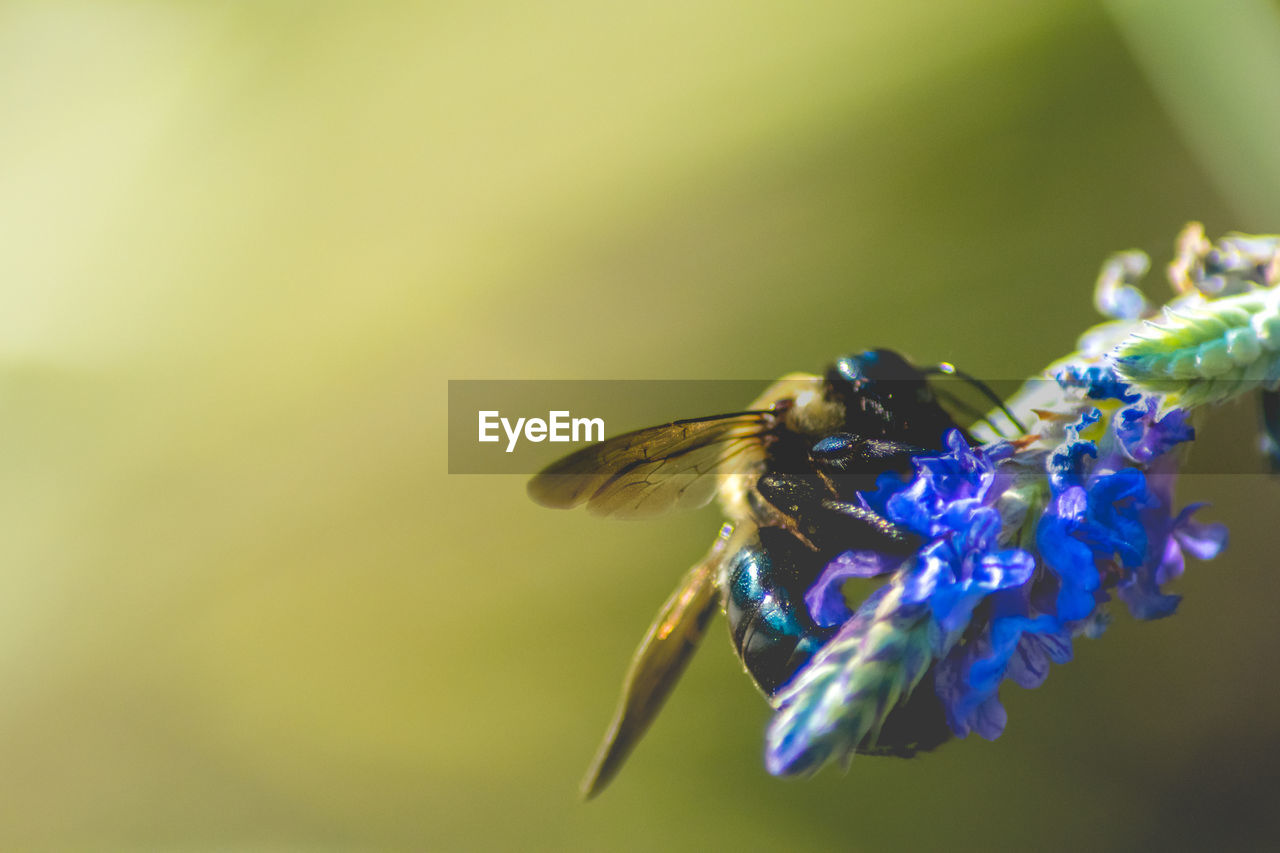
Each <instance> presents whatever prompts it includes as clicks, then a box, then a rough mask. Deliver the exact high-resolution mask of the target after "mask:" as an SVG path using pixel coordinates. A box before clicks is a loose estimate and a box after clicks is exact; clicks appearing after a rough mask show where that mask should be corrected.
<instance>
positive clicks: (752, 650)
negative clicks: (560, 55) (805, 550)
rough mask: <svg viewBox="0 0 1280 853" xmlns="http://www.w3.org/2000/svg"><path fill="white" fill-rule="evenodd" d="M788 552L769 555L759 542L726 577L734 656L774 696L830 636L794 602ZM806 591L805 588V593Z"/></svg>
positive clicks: (747, 549)
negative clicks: (735, 655) (735, 654)
mask: <svg viewBox="0 0 1280 853" xmlns="http://www.w3.org/2000/svg"><path fill="white" fill-rule="evenodd" d="M787 556H788V555H787V554H786V551H785V549H782V550H780V551H779V550H776V549H775V550H774V551H770V550H767V549H766V548H765V546H764V545H763V544H761V542H759V541H757V542H754V543H752V544H750V545H747V546H745V547H743V548H742V549H741V550H739V551H738V552H737V553H736V554H735V555H734V556H733V557H732V558H731V559H730V560H729V565H728V567H727V571H726V575H725V591H726V595H725V612H726V614H727V616H728V618H729V633H730V636H731V638H732V640H733V647H734V650H735V651H737V653H738V657H740V658H741V659H742V662H743V664H744V665H745V666H746V668H747V672H748V674H750V675H751V677H752V678H753V679H754V680H755V682H756V684H757V685H758V686H759V688H760V689H761V690H763V691H764V692H765V693H766V694H768V695H770V696H772V695H773V694H774V693H775V692H777V690H778V688H780V687H782V685H784V684H786V683H787V682H788V681H790V680H791V677H792V676H793V675H795V673H796V672H797V671H798V670H799V669H800V667H801V666H803V665H804V664H805V663H806V662H807V661H808V660H809V658H811V657H812V656H813V654H814V653H815V652H816V651H817V650H818V649H819V648H821V646H822V644H823V643H824V642H825V641H826V639H827V638H828V637H830V635H831V633H832V632H831V631H830V630H827V629H822V628H818V627H817V626H816V625H814V624H813V622H812V620H810V619H809V618H808V616H807V614H806V613H805V611H804V602H803V600H799V601H797V600H794V599H795V598H797V597H798V596H797V594H796V593H795V592H793V589H794V588H795V587H794V585H793V584H790V583H788V582H787V581H788V580H789V579H790V578H793V577H795V575H796V566H793V565H788V564H786V557H787ZM801 588H803V587H801Z"/></svg>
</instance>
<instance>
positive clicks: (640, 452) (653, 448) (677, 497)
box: [529, 411, 774, 518]
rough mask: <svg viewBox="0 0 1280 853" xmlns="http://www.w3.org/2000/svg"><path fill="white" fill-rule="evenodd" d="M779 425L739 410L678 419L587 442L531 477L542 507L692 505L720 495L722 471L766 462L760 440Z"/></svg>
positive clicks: (636, 512) (641, 510)
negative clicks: (718, 486) (717, 491)
mask: <svg viewBox="0 0 1280 853" xmlns="http://www.w3.org/2000/svg"><path fill="white" fill-rule="evenodd" d="M773 428H774V416H773V414H772V413H770V412H766V411H755V412H739V413H736V414H731V415H716V416H714V417H709V418H696V419H693V420H685V421H675V422H673V423H669V424H664V425H663V426H657V427H649V428H647V429H642V430H636V431H635V432H629V433H626V434H624V435H620V436H616V437H614V438H611V439H609V440H608V441H603V442H600V443H599V444H593V445H591V446H590V447H584V448H583V449H582V450H579V451H578V452H577V453H573V454H570V455H569V456H566V457H565V458H564V459H561V460H560V461H558V462H554V463H552V464H551V465H549V466H548V467H546V468H544V469H543V470H542V471H541V472H540V473H538V474H537V475H535V476H534V478H533V479H532V480H530V481H529V496H530V497H532V498H533V499H534V500H535V501H537V502H538V503H540V504H542V505H543V506H549V507H555V508H557V509H569V508H571V507H576V506H578V505H580V504H583V503H585V504H586V505H587V510H588V511H589V512H591V513H593V514H595V515H608V516H613V517H615V518H646V517H649V516H652V515H657V514H658V513H662V512H666V511H667V510H671V509H693V508H696V507H700V506H704V505H705V504H707V503H708V502H709V501H710V500H711V498H712V496H713V495H714V494H715V488H716V477H715V476H714V475H715V474H716V473H717V472H721V471H724V470H725V466H726V464H727V463H731V464H732V465H733V466H734V468H735V469H736V470H742V469H741V466H743V465H748V466H749V465H750V464H751V463H752V462H754V461H756V460H758V459H763V457H764V451H763V449H762V448H761V446H760V442H759V439H760V438H761V437H762V436H763V435H764V434H765V433H767V432H768V431H769V430H771V429H773Z"/></svg>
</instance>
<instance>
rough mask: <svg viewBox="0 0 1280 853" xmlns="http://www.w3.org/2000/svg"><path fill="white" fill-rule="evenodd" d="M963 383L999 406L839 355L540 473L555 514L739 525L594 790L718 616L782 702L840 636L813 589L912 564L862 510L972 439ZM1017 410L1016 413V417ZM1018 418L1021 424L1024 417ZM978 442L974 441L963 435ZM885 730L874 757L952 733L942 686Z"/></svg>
mask: <svg viewBox="0 0 1280 853" xmlns="http://www.w3.org/2000/svg"><path fill="white" fill-rule="evenodd" d="M938 374H952V375H956V376H958V377H959V378H961V379H963V380H965V381H966V382H968V383H970V384H971V385H973V386H974V387H977V388H978V389H980V391H981V392H982V393H983V394H984V395H985V396H986V397H987V398H988V399H990V400H991V401H993V402H994V403H995V404H996V405H998V406H999V405H1001V404H1000V400H999V398H998V397H997V396H996V395H995V394H994V392H992V391H991V390H990V389H989V388H987V386H985V385H983V384H982V383H981V382H979V381H978V380H976V379H974V378H973V377H970V376H968V375H966V374H963V373H960V372H959V371H956V370H955V369H954V368H952V367H951V366H950V365H946V364H943V365H938V366H936V367H931V368H919V367H916V366H914V365H912V364H911V363H909V362H908V361H907V360H906V359H905V358H903V357H902V356H900V355H898V354H897V353H895V352H892V351H890V350H883V349H881V350H871V351H867V352H863V353H859V354H856V355H850V356H846V357H844V358H840V359H838V360H837V361H836V362H835V363H834V364H832V365H831V366H830V367H829V368H828V369H827V370H826V373H825V374H824V375H823V376H822V377H818V376H814V375H811V374H790V375H788V376H785V377H783V378H782V379H780V380H778V381H777V382H775V383H774V384H773V385H772V386H770V387H769V388H768V389H767V390H766V391H765V392H764V394H763V395H761V396H760V397H759V398H758V399H757V400H756V401H755V402H754V403H753V404H752V405H751V407H750V408H749V409H747V410H746V411H742V412H737V413H733V414H725V415H715V416H711V417H703V418H693V419H689V420H680V421H674V422H672V423H669V424H664V425H662V426H656V427H650V428H648V429H641V430H637V431H635V432H630V433H627V434H625V435H620V436H617V437H615V438H611V439H608V440H606V441H603V442H600V443H598V444H594V445H591V446H589V447H586V448H583V449H582V450H579V451H578V452H576V453H573V454H571V455H569V456H567V457H565V458H564V459H561V460H560V461H558V462H555V463H553V464H552V465H550V466H549V467H547V468H545V469H544V470H543V471H541V472H540V473H539V474H537V475H536V476H535V477H534V478H533V479H532V480H531V481H530V482H529V494H530V496H531V497H532V498H533V499H534V500H535V501H537V502H538V503H540V504H542V505H544V506H549V507H555V508H563V509H567V508H571V507H576V506H580V505H585V506H586V508H587V510H588V511H589V512H592V513H595V514H598V515H604V516H612V517H616V518H641V517H646V516H651V515H654V514H657V513H661V512H665V511H667V510H671V509H675V508H692V507H699V506H703V505H705V504H706V503H708V502H710V501H711V499H712V498H713V497H716V496H718V497H719V499H720V503H721V505H722V506H723V507H724V510H725V514H726V515H727V516H728V519H729V520H728V522H727V523H725V524H724V525H722V527H721V529H720V532H719V535H718V536H717V537H716V539H715V542H714V543H713V544H712V546H711V549H710V551H709V552H708V553H707V555H706V556H705V557H704V558H703V559H702V560H701V561H699V562H698V563H697V564H695V565H694V566H693V568H692V569H690V570H689V571H688V573H687V574H686V575H685V576H684V579H683V580H682V581H681V583H680V585H679V586H678V587H677V588H676V591H675V592H674V593H673V594H672V595H671V597H670V598H669V599H667V601H666V603H665V604H664V605H663V606H662V609H661V610H660V611H659V612H658V615H657V617H656V618H655V619H654V621H653V624H652V625H650V626H649V630H648V632H647V633H646V634H645V637H644V639H643V640H642V641H641V643H640V646H639V648H638V649H637V650H636V652H635V655H634V657H633V658H632V661H631V666H630V668H629V670H628V672H627V675H626V678H625V681H624V683H623V689H622V696H621V698H620V700H619V703H618V708H617V711H616V714H615V716H614V718H613V721H612V724H611V725H610V727H609V730H608V732H607V733H606V735H605V738H604V741H603V743H602V745H601V747H600V750H599V752H598V753H597V755H596V757H595V760H594V761H593V763H592V765H591V768H590V770H589V771H588V773H587V776H586V779H585V780H584V782H583V786H582V791H583V794H584V796H586V797H588V798H590V797H592V796H594V795H596V794H597V793H599V792H600V791H601V790H602V789H603V788H604V786H605V785H607V784H608V783H609V781H610V780H611V779H612V778H613V776H614V775H615V774H616V773H617V772H618V770H619V769H620V767H621V765H622V762H623V761H624V760H625V758H626V757H627V755H628V754H629V753H630V751H631V749H632V748H633V747H634V746H635V744H636V742H637V741H638V740H639V738H640V737H641V736H642V735H643V734H644V732H645V730H646V729H647V728H648V726H649V724H650V723H651V722H652V721H653V719H654V717H655V716H656V714H657V712H658V710H659V709H660V708H661V705H662V703H663V701H664V700H665V699H666V697H667V696H668V694H669V693H670V691H671V689H672V688H673V687H674V685H675V682H676V680H677V679H678V678H679V676H680V674H681V673H682V672H683V671H684V668H685V666H686V665H687V664H688V662H689V660H690V658H691V657H692V655H693V652H694V651H695V650H696V649H697V647H698V643H699V642H700V641H701V639H702V636H703V634H704V633H705V630H706V626H707V623H708V621H709V620H710V618H711V615H712V612H713V611H714V610H715V609H716V607H717V606H719V607H720V608H722V609H723V610H724V612H725V614H726V616H727V617H728V623H729V633H730V639H731V641H732V643H733V648H734V650H735V652H737V654H738V656H739V657H740V658H741V660H742V662H743V665H744V666H745V668H746V670H747V673H748V674H749V675H750V676H751V678H752V679H753V680H754V682H755V683H756V685H757V686H758V687H759V688H760V690H761V691H762V692H763V693H764V694H765V695H766V696H767V697H772V696H774V695H775V694H776V693H777V692H778V691H779V690H780V689H781V688H782V687H783V686H784V685H785V684H786V683H787V682H788V681H789V680H790V679H791V678H792V676H794V675H795V673H796V672H797V671H798V670H799V669H800V668H801V667H802V666H804V664H805V663H806V662H807V661H808V660H809V658H810V657H811V656H812V655H813V654H814V653H815V652H816V651H817V650H818V649H819V648H821V646H822V645H823V643H825V642H826V640H827V639H829V637H830V636H831V634H832V633H833V632H834V629H829V628H822V627H820V626H818V625H816V624H815V623H814V622H813V621H812V619H811V618H810V616H809V613H808V610H807V608H806V607H805V606H804V592H805V590H807V589H808V588H809V586H811V585H812V584H813V582H814V581H815V580H816V579H817V577H818V575H819V574H820V573H821V571H822V569H823V567H824V566H825V565H826V563H827V562H828V561H829V560H831V559H832V558H833V557H834V556H835V555H836V554H838V553H840V552H841V551H846V550H876V551H880V552H882V553H900V554H904V555H905V554H908V553H910V552H912V551H914V550H915V549H916V547H917V546H918V545H919V543H918V542H917V541H916V539H915V538H914V535H913V534H911V533H909V532H907V531H905V530H903V529H901V528H899V527H897V526H896V525H894V524H893V523H891V522H890V521H888V520H887V519H885V518H883V517H881V516H879V515H878V514H876V513H875V512H873V511H872V510H870V509H867V508H866V507H865V505H864V504H863V503H862V502H860V501H859V500H858V497H857V492H859V491H861V490H864V489H868V488H872V487H873V486H874V481H875V478H876V477H877V476H878V475H880V474H882V473H884V472H886V471H897V472H901V473H905V472H907V471H909V470H910V466H911V461H912V459H914V458H915V457H917V456H920V455H925V454H929V453H936V452H941V451H942V450H943V441H944V435H945V434H946V433H947V432H948V431H949V430H952V429H959V428H960V427H959V426H958V425H957V423H956V421H955V419H954V418H953V417H952V415H951V414H949V413H948V411H947V410H946V409H945V408H943V406H942V404H941V402H940V398H945V399H946V400H947V401H948V402H949V403H951V404H952V405H953V407H959V408H961V409H966V410H967V411H968V413H969V414H978V412H977V410H976V409H974V408H973V407H966V406H964V404H963V403H962V402H961V401H960V400H958V399H957V398H955V397H954V396H953V395H950V394H946V393H945V392H943V391H942V389H940V388H937V387H935V386H934V385H933V384H931V383H930V381H929V380H930V377H931V376H935V375H938ZM1002 408H1003V407H1002ZM1005 414H1006V416H1008V417H1009V419H1010V421H1011V422H1012V423H1014V424H1015V425H1016V423H1017V422H1016V421H1015V420H1014V419H1013V416H1012V415H1011V414H1009V413H1008V411H1007V410H1005ZM962 432H963V430H962ZM916 693H917V694H920V696H919V697H918V698H917V697H914V696H913V698H912V699H911V700H909V701H908V702H907V703H905V704H904V705H902V706H900V707H899V708H898V709H897V710H895V711H894V713H893V714H891V715H890V717H889V719H888V720H887V721H886V725H885V727H884V729H883V730H882V732H881V737H880V739H879V741H878V742H877V745H876V747H875V751H876V752H879V753H885V754H893V755H910V754H913V753H914V752H915V751H916V750H919V749H931V748H933V747H934V746H936V745H938V744H939V743H941V742H942V741H943V740H945V739H946V738H947V737H948V736H949V730H948V729H947V727H946V722H945V719H944V717H943V713H942V708H941V705H940V703H939V702H938V700H937V698H936V697H935V696H933V695H932V692H931V691H916Z"/></svg>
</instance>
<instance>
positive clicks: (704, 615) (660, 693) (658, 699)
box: [582, 524, 741, 799]
mask: <svg viewBox="0 0 1280 853" xmlns="http://www.w3.org/2000/svg"><path fill="white" fill-rule="evenodd" d="M740 541H741V539H740V538H739V536H735V535H734V534H733V528H732V527H731V526H730V525H728V524H726V525H724V526H723V527H722V528H721V531H720V535H719V536H718V537H717V538H716V542H715V544H714V545H713V546H711V551H710V552H709V553H708V554H707V556H706V557H704V558H703V560H702V562H700V563H698V564H697V565H696V566H694V567H693V568H692V569H690V570H689V572H688V574H686V575H685V576H684V580H682V581H681V582H680V586H679V587H677V588H676V591H675V592H674V593H672V594H671V597H670V598H668V599H667V601H666V603H665V604H663V605H662V609H661V610H660V611H658V615H657V617H656V618H655V619H654V620H653V624H652V625H650V626H649V631H648V632H647V633H646V634H645V635H644V639H643V640H641V641H640V646H639V648H637V649H636V652H635V655H634V656H633V657H632V658H631V667H630V668H629V669H628V670H627V676H626V678H625V679H624V680H623V683H622V696H621V697H620V698H619V699H618V709H617V711H615V712H614V716H613V722H612V723H611V724H610V725H609V731H608V732H606V733H605V736H604V741H603V742H602V743H601V744H600V749H599V751H597V752H596V757H595V759H594V760H593V761H592V762H591V768H590V769H589V770H588V771H587V775H586V778H585V779H583V780H582V795H583V796H584V797H585V798H587V799H590V798H592V797H594V796H595V795H596V794H598V793H600V792H601V791H602V790H604V787H605V786H606V785H608V784H609V782H610V781H611V780H612V779H613V777H614V776H615V775H617V773H618V771H619V770H620V769H621V768H622V763H623V762H624V761H625V760H626V758H627V756H628V755H630V754H631V750H632V748H633V747H635V745H636V743H637V742H638V741H639V740H640V738H641V737H642V736H643V735H644V733H645V731H646V730H648V728H649V724H650V723H652V722H653V718H654V717H656V716H657V714H658V711H659V710H661V708H662V703H663V702H665V701H666V699H667V696H668V695H669V694H670V693H671V689H672V688H673V687H675V685H676V681H677V680H678V679H679V678H680V675H681V674H682V673H683V672H684V668H685V666H687V665H688V663H689V660H690V659H691V658H692V657H693V653H694V652H695V651H697V650H698V643H699V642H700V641H701V640H702V635H703V633H704V632H705V631H706V627H707V622H708V621H709V620H710V619H711V614H712V612H713V611H714V610H715V607H716V604H717V603H718V602H719V600H720V596H719V586H718V577H719V573H720V565H721V563H722V561H723V560H724V559H725V557H726V555H728V554H732V553H733V551H734V550H735V549H736V548H737V547H738V544H739V543H740Z"/></svg>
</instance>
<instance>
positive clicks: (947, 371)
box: [924, 361, 1027, 435]
mask: <svg viewBox="0 0 1280 853" xmlns="http://www.w3.org/2000/svg"><path fill="white" fill-rule="evenodd" d="M924 372H925V373H926V374H928V375H931V376H937V375H943V376H954V377H956V378H957V379H961V380H963V381H965V382H967V383H969V384H970V385H972V386H973V387H974V388H977V389H978V390H979V391H980V392H981V393H982V395H983V396H984V397H986V398H987V399H988V400H990V401H991V402H993V403H995V404H996V407H997V408H998V409H1000V411H1001V412H1003V413H1004V416H1005V417H1006V418H1008V419H1009V423H1011V424H1013V425H1014V426H1015V427H1017V429H1018V432H1019V433H1021V434H1022V435H1026V434H1027V428H1026V427H1025V426H1023V425H1022V421H1020V420H1018V419H1017V418H1016V417H1014V416H1013V412H1011V411H1009V407H1008V406H1006V405H1005V404H1004V401H1003V400H1001V399H1000V395H999V394H997V393H996V392H995V391H992V390H991V386H989V385H987V383H985V382H983V381H982V380H981V379H978V378H977V377H975V376H972V375H970V374H968V373H965V372H964V371H963V370H959V369H957V368H956V366H955V365H954V364H951V363H949V362H946V361H943V362H939V363H938V364H937V365H935V366H934V367H930V368H926V369H925V371H924ZM951 399H952V401H955V400H956V398H955V396H954V395H952V397H951ZM957 405H958V403H957ZM970 411H972V408H971V407H970ZM982 420H984V421H986V422H987V425H988V426H990V427H991V428H992V429H995V428H996V425H995V424H993V423H991V419H990V418H987V417H986V416H983V417H982ZM996 431H997V432H999V430H996Z"/></svg>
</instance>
